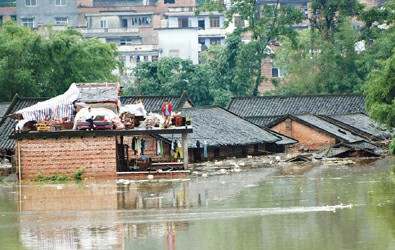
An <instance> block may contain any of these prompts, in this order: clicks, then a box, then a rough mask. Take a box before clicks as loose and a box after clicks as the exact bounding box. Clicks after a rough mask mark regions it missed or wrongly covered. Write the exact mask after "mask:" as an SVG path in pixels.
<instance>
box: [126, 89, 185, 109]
mask: <svg viewBox="0 0 395 250" xmlns="http://www.w3.org/2000/svg"><path fill="white" fill-rule="evenodd" d="M138 99H141V100H142V101H143V104H144V107H145V110H147V112H158V111H161V109H162V105H163V103H164V102H165V100H168V101H169V103H170V104H171V105H173V110H174V111H178V110H180V109H182V108H187V107H193V103H192V101H191V100H190V99H189V98H188V96H187V95H186V93H183V94H182V95H181V96H122V97H121V103H122V105H126V104H133V103H134V102H135V101H136V100H138Z"/></svg>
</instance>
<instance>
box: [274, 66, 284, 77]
mask: <svg viewBox="0 0 395 250" xmlns="http://www.w3.org/2000/svg"><path fill="white" fill-rule="evenodd" d="M285 73H286V71H285V70H280V69H279V68H276V67H273V68H272V77H283V76H284V75H285Z"/></svg>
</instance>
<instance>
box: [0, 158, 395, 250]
mask: <svg viewBox="0 0 395 250" xmlns="http://www.w3.org/2000/svg"><path fill="white" fill-rule="evenodd" d="M394 164H395V161H394V159H393V158H385V159H380V160H377V161H374V162H371V163H364V164H352V165H323V164H317V166H315V167H313V168H307V169H308V170H307V171H306V172H304V173H301V174H298V175H283V174H282V173H283V171H282V170H283V168H282V167H279V166H276V165H273V167H265V168H257V169H248V170H246V169H242V170H241V172H238V173H231V174H218V175H213V176H208V177H207V178H203V177H193V176H191V177H190V178H189V179H178V180H173V181H170V180H162V181H135V182H134V181H122V182H119V181H118V182H117V181H116V180H110V181H90V182H87V181H85V182H82V183H74V182H69V183H67V184H37V183H23V185H21V186H19V185H18V184H15V183H7V182H3V183H1V184H0V249H395V194H394V193H395V192H394V190H395V175H394V174H393V173H392V171H391V170H392V169H393V168H394Z"/></svg>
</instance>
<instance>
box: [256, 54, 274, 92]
mask: <svg viewBox="0 0 395 250" xmlns="http://www.w3.org/2000/svg"><path fill="white" fill-rule="evenodd" d="M272 68H273V65H272V62H271V61H270V60H269V59H266V60H264V61H263V62H262V65H261V70H262V76H263V77H265V78H266V79H264V80H263V81H262V83H261V86H259V88H258V92H259V93H260V94H264V93H265V92H266V91H271V90H274V85H273V83H272Z"/></svg>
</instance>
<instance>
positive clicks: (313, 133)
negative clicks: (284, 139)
mask: <svg viewBox="0 0 395 250" xmlns="http://www.w3.org/2000/svg"><path fill="white" fill-rule="evenodd" d="M291 123H292V129H291V130H288V129H287V128H286V122H285V121H283V122H281V123H279V124H277V125H276V126H274V127H272V128H271V129H272V130H274V131H276V132H278V133H281V134H284V135H286V136H289V137H292V138H295V139H296V140H298V141H299V143H298V144H296V145H295V147H296V148H301V147H303V148H305V149H311V150H321V149H324V148H326V147H327V146H328V145H331V144H334V143H335V142H336V139H335V138H333V137H330V136H328V135H326V134H324V133H322V132H320V131H318V130H315V129H312V128H310V127H308V126H306V125H304V124H301V123H299V122H297V121H291Z"/></svg>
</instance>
